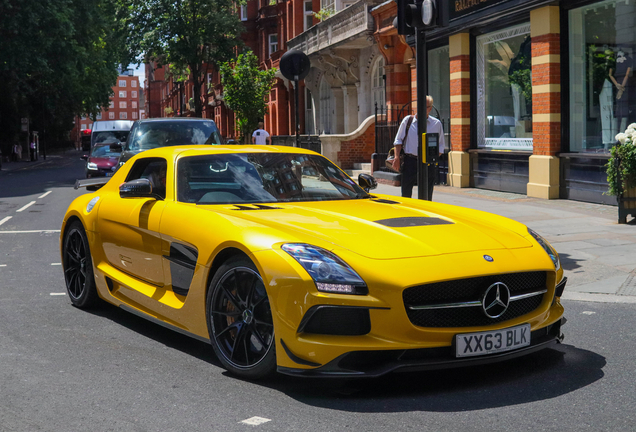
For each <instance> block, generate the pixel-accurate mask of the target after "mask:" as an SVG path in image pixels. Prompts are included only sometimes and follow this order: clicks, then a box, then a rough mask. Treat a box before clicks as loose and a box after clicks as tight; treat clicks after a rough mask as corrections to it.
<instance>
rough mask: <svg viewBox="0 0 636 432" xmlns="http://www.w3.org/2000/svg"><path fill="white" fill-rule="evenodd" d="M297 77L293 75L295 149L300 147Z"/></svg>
mask: <svg viewBox="0 0 636 432" xmlns="http://www.w3.org/2000/svg"><path fill="white" fill-rule="evenodd" d="M298 93H299V92H298V75H294V99H295V100H294V102H295V105H296V147H300V118H299V117H298V110H299V109H298V104H299V103H298V97H299V94H298Z"/></svg>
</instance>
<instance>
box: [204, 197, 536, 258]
mask: <svg viewBox="0 0 636 432" xmlns="http://www.w3.org/2000/svg"><path fill="white" fill-rule="evenodd" d="M214 207H216V206H211V207H210V210H212V209H214V210H215V211H219V208H218V207H216V208H214ZM423 207H429V208H430V209H425V208H423ZM433 210H437V211H433ZM439 210H447V211H439ZM222 213H226V214H227V215H228V216H232V217H238V218H241V219H245V220H249V221H251V222H254V223H258V224H260V225H265V226H269V227H272V228H275V229H277V230H279V231H280V232H283V233H289V234H290V235H291V236H290V237H292V236H293V238H294V239H300V240H301V241H303V242H306V243H311V242H312V239H315V238H319V239H321V240H322V241H325V242H328V243H331V244H333V245H334V246H337V247H340V248H344V249H347V250H350V251H352V252H355V253H357V254H360V255H362V256H365V257H368V258H372V259H397V258H413V257H424V256H433V255H442V254H453V253H461V252H470V251H481V250H483V251H486V250H496V249H516V248H525V247H531V246H532V244H531V243H530V242H529V241H528V240H526V239H524V238H523V237H522V235H520V234H518V233H517V232H515V231H514V230H513V229H517V230H518V229H519V227H523V226H522V225H521V224H519V223H517V222H515V221H512V220H509V219H506V218H503V217H500V216H496V215H490V214H487V213H484V212H480V211H476V210H470V209H465V208H460V207H455V206H448V205H441V204H434V203H428V204H420V203H419V202H418V203H417V204H413V205H409V204H403V203H398V202H392V203H386V200H370V199H364V200H351V201H322V202H308V203H293V204H287V203H285V204H279V203H275V204H266V205H260V206H254V205H241V206H227V207H223V210H222ZM488 218H492V219H493V220H492V221H489V220H488ZM506 225H509V226H506ZM292 241H297V240H292Z"/></svg>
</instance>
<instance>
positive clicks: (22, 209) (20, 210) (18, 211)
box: [16, 201, 35, 213]
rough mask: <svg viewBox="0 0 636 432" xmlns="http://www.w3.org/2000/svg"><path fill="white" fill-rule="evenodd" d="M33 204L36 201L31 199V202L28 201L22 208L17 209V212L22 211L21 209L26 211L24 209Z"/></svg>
mask: <svg viewBox="0 0 636 432" xmlns="http://www.w3.org/2000/svg"><path fill="white" fill-rule="evenodd" d="M33 204H35V201H31V202H30V203H28V204H27V205H25V206H24V207H22V208H21V209H20V210H16V212H18V213H20V212H21V211H24V210H26V209H28V208H29V207H31V206H32V205H33Z"/></svg>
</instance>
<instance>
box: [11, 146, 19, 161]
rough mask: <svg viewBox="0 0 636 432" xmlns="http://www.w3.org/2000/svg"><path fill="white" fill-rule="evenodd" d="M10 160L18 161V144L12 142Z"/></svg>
mask: <svg viewBox="0 0 636 432" xmlns="http://www.w3.org/2000/svg"><path fill="white" fill-rule="evenodd" d="M11 161H12V162H17V161H18V145H17V144H14V145H13V148H12V149H11Z"/></svg>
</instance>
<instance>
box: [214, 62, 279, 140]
mask: <svg viewBox="0 0 636 432" xmlns="http://www.w3.org/2000/svg"><path fill="white" fill-rule="evenodd" d="M220 72H221V84H223V100H224V102H225V105H227V107H228V108H230V109H231V110H232V111H234V113H235V114H236V117H237V125H238V127H239V130H240V132H241V136H242V137H243V141H245V140H246V138H247V137H249V136H250V135H251V132H252V131H253V130H255V129H256V127H257V125H258V121H259V119H262V118H263V117H264V116H265V114H267V103H266V102H265V99H266V98H267V96H268V95H269V92H270V91H271V89H272V86H273V85H274V79H275V78H274V75H275V74H276V71H275V70H273V69H268V70H261V69H259V68H258V59H257V58H256V56H255V55H254V53H253V52H251V51H247V52H246V53H245V54H241V55H239V57H238V59H237V60H236V62H225V63H223V64H221V67H220Z"/></svg>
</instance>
